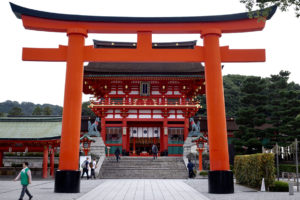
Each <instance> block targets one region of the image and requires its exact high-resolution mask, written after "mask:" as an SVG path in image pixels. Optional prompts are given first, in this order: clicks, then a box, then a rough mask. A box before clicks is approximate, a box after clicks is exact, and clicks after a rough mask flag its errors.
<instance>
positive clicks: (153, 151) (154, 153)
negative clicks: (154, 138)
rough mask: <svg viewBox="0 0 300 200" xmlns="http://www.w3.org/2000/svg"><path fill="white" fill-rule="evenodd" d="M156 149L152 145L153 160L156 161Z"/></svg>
mask: <svg viewBox="0 0 300 200" xmlns="http://www.w3.org/2000/svg"><path fill="white" fill-rule="evenodd" d="M157 153H158V148H157V146H156V145H155V144H153V145H152V154H153V160H155V159H157Z"/></svg>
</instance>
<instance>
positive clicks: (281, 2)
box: [240, 0, 300, 17]
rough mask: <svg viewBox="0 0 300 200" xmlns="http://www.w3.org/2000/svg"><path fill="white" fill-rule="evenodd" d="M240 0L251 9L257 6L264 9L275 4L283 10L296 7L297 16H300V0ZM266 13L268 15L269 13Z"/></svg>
mask: <svg viewBox="0 0 300 200" xmlns="http://www.w3.org/2000/svg"><path fill="white" fill-rule="evenodd" d="M240 2H241V3H243V4H245V6H246V8H247V9H248V10H249V11H252V10H253V9H254V8H256V7H258V8H259V9H264V8H267V7H270V6H273V5H277V6H278V8H279V9H280V10H281V11H283V12H285V11H288V9H289V8H294V10H295V14H296V17H299V16H300V1H299V0H256V1H254V0H240ZM265 14H266V15H267V13H265ZM263 15H264V13H263Z"/></svg>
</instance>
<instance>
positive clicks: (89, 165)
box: [81, 157, 97, 179]
mask: <svg viewBox="0 0 300 200" xmlns="http://www.w3.org/2000/svg"><path fill="white" fill-rule="evenodd" d="M96 164H97V163H96V159H95V158H94V159H93V160H92V161H89V157H86V160H85V161H83V163H81V167H82V175H81V178H83V176H84V174H86V178H87V179H89V178H90V177H89V169H91V179H93V177H94V179H96V175H95V168H96Z"/></svg>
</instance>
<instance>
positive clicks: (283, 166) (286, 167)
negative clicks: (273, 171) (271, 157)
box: [279, 164, 300, 174]
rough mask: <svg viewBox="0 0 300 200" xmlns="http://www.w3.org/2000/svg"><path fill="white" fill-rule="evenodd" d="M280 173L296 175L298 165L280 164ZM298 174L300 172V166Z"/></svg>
mask: <svg viewBox="0 0 300 200" xmlns="http://www.w3.org/2000/svg"><path fill="white" fill-rule="evenodd" d="M279 172H280V174H281V172H293V173H296V165H291V164H279ZM298 172H300V166H298Z"/></svg>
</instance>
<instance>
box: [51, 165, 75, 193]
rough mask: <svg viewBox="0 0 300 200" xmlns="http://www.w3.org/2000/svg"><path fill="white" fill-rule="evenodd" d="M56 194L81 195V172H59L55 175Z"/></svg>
mask: <svg viewBox="0 0 300 200" xmlns="http://www.w3.org/2000/svg"><path fill="white" fill-rule="evenodd" d="M54 192H56V193H79V192H80V171H71V170H62V171H60V170H57V171H56V174H55V183H54Z"/></svg>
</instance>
